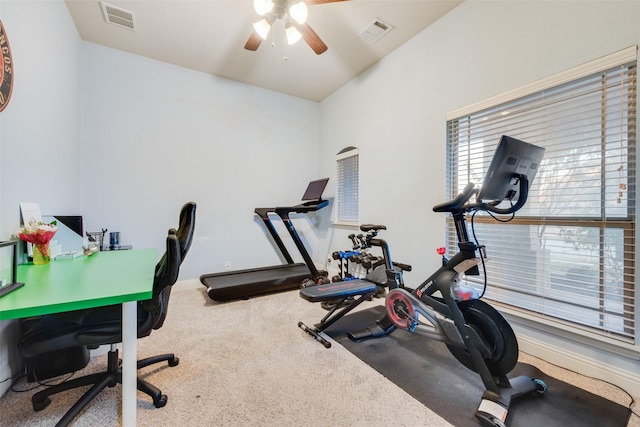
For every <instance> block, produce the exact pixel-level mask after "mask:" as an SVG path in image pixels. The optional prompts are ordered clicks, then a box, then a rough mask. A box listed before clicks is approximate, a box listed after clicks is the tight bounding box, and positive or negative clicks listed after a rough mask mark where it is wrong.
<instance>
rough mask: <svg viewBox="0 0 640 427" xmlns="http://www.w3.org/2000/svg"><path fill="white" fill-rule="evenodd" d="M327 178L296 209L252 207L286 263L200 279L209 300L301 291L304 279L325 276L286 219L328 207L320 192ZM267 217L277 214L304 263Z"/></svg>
mask: <svg viewBox="0 0 640 427" xmlns="http://www.w3.org/2000/svg"><path fill="white" fill-rule="evenodd" d="M328 181H329V178H323V179H318V180H315V181H311V182H310V183H309V185H308V186H307V189H306V190H305V192H304V195H303V196H302V203H301V204H299V205H295V206H280V207H275V208H255V210H254V212H255V213H256V215H259V216H260V218H261V219H262V221H263V222H264V225H265V227H266V228H267V230H268V231H269V234H271V237H273V240H274V241H275V243H276V245H277V246H278V249H279V250H280V252H281V253H282V255H283V256H284V259H285V260H286V264H282V265H274V266H270V267H259V268H250V269H245V270H236V271H224V272H221V273H213V274H205V275H202V276H200V282H201V283H202V284H203V285H204V286H205V287H206V288H207V294H208V295H209V298H211V299H212V300H214V301H227V300H232V299H241V298H245V299H246V298H249V297H251V296H254V295H261V294H267V293H272V292H280V291H285V290H289V289H295V288H300V284H301V283H302V281H303V280H305V279H312V280H314V281H316V280H318V278H320V277H326V276H327V272H326V271H318V269H317V268H316V266H315V264H314V263H313V260H312V259H311V256H310V255H309V252H308V251H307V249H306V248H305V247H304V243H302V240H301V239H300V236H299V235H298V232H297V231H296V229H295V227H294V226H293V222H292V221H291V219H290V218H289V214H291V213H303V214H304V213H309V212H315V211H317V210H320V209H322V208H324V207H325V206H327V205H329V201H328V200H322V193H323V192H324V189H325V187H326V186H327V182H328ZM269 214H276V215H278V216H279V217H280V219H281V220H282V222H283V223H284V225H285V227H286V228H287V231H288V232H289V234H290V235H291V238H292V239H293V242H294V243H295V244H296V247H297V248H298V250H299V251H300V254H301V255H302V258H303V259H304V263H295V262H294V261H293V258H292V257H291V254H289V251H288V250H287V248H286V247H285V245H284V243H283V242H282V239H281V238H280V236H279V235H278V232H277V231H276V229H275V227H274V226H273V223H272V222H271V219H270V217H269Z"/></svg>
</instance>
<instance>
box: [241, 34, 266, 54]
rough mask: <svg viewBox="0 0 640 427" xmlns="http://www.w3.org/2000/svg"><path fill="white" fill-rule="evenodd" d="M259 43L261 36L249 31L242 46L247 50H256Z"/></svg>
mask: <svg viewBox="0 0 640 427" xmlns="http://www.w3.org/2000/svg"><path fill="white" fill-rule="evenodd" d="M260 43H262V37H260V35H259V34H258V33H256V32H255V31H254V32H253V33H251V35H250V36H249V40H247V42H246V43H245V45H244V48H245V49H247V50H252V51H256V50H258V48H259V47H260Z"/></svg>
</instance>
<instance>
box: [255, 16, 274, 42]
mask: <svg viewBox="0 0 640 427" xmlns="http://www.w3.org/2000/svg"><path fill="white" fill-rule="evenodd" d="M253 29H254V30H256V33H258V35H259V36H260V37H262V39H263V40H266V39H267V36H268V35H269V31H270V30H271V24H269V22H267V20H266V19H264V18H262V19H261V20H259V21H258V22H256V23H255V24H253Z"/></svg>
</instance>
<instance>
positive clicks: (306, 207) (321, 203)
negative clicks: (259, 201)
mask: <svg viewBox="0 0 640 427" xmlns="http://www.w3.org/2000/svg"><path fill="white" fill-rule="evenodd" d="M328 204H329V201H328V200H313V201H311V202H306V203H302V204H299V205H295V206H276V207H274V208H255V209H254V212H255V213H256V214H258V215H260V216H261V217H264V216H265V215H267V214H268V213H271V212H273V213H276V214H278V215H280V214H285V213H307V212H315V211H317V210H320V209H322V208H324V207H325V206H327V205H328Z"/></svg>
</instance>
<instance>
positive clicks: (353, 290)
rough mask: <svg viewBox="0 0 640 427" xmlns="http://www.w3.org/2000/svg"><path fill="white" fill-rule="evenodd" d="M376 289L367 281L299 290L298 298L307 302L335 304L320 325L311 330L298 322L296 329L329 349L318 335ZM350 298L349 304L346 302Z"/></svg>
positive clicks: (325, 340)
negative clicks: (334, 302) (332, 302)
mask: <svg viewBox="0 0 640 427" xmlns="http://www.w3.org/2000/svg"><path fill="white" fill-rule="evenodd" d="M377 289H378V285H376V284H375V283H373V282H370V281H368V280H348V281H344V282H334V283H327V284H322V285H317V286H310V287H307V288H302V289H300V296H301V297H302V298H304V299H306V300H307V301H310V302H324V301H337V303H336V304H335V305H334V306H333V308H331V310H329V312H328V313H327V314H326V315H325V316H324V317H323V318H322V320H321V321H320V323H316V324H315V325H314V327H313V328H311V327H309V326H307V325H305V324H304V323H302V322H298V327H299V328H300V329H302V330H303V331H305V332H306V333H308V334H309V335H311V336H312V337H313V338H315V339H316V341H318V342H320V343H321V344H322V345H324V346H325V347H326V348H330V347H331V343H330V342H329V341H327V339H325V338H324V337H323V336H321V335H320V333H321V332H323V331H324V330H325V329H327V328H328V327H329V326H331V325H333V324H334V323H335V322H336V321H338V320H339V319H340V318H342V317H343V316H344V315H345V314H347V313H349V312H350V311H351V310H353V309H354V308H356V307H357V306H359V305H360V304H361V303H362V302H364V301H366V300H367V299H369V298H371V297H372V296H373V294H375V293H376V290H377ZM352 297H357V298H352ZM350 298H352V299H351V300H350V302H347V300H349V299H350Z"/></svg>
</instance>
